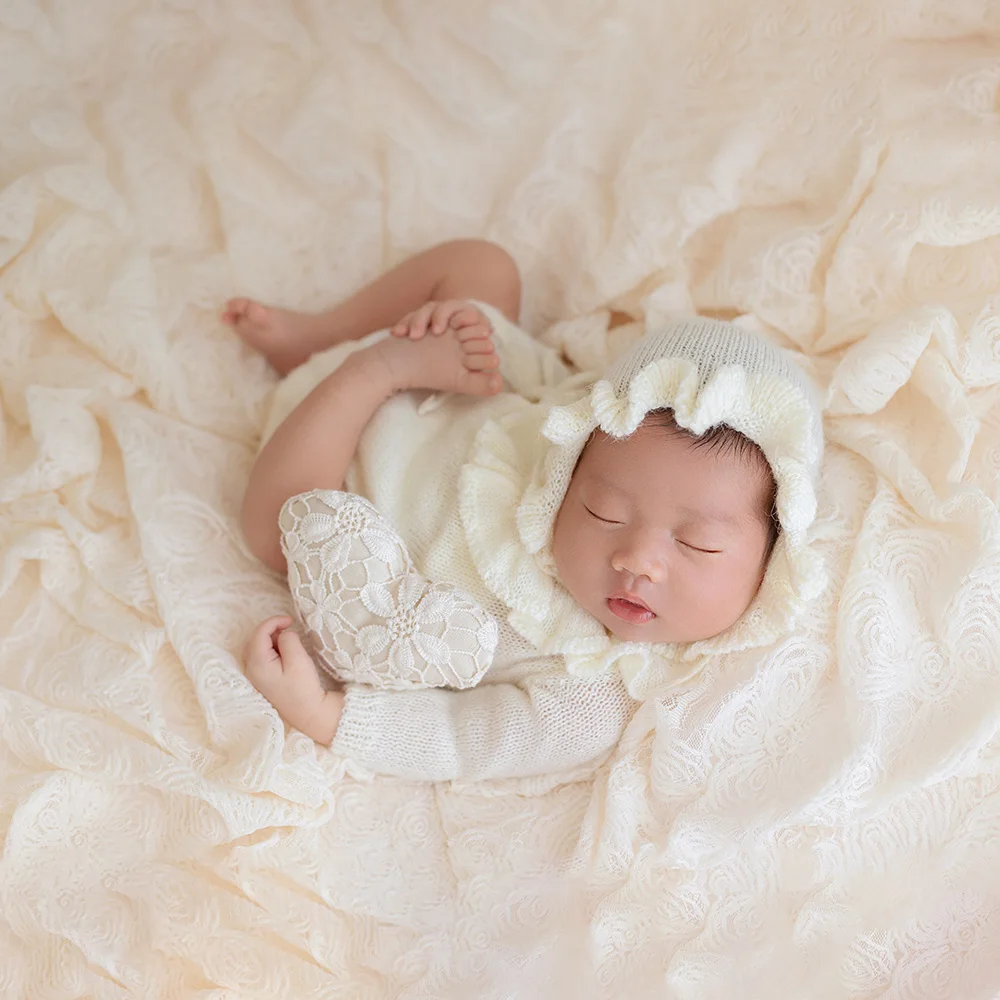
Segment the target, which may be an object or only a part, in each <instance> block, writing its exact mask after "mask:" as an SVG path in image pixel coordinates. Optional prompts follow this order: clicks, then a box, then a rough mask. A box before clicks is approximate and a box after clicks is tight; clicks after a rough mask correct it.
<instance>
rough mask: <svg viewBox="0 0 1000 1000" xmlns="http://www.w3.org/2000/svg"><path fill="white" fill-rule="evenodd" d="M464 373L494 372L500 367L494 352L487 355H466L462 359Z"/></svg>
mask: <svg viewBox="0 0 1000 1000" xmlns="http://www.w3.org/2000/svg"><path fill="white" fill-rule="evenodd" d="M462 363H463V364H464V365H465V368H466V371H470V372H495V371H496V370H497V369H498V368H499V367H500V358H499V357H497V355H496V353H495V352H494V351H490V352H489V353H488V354H466V355H465V357H464V358H463V359H462Z"/></svg>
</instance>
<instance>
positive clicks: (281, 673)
mask: <svg viewBox="0 0 1000 1000" xmlns="http://www.w3.org/2000/svg"><path fill="white" fill-rule="evenodd" d="M291 624H292V619H291V618H289V617H288V616H287V615H276V616H275V617H273V618H266V619H265V620H264V621H262V622H261V623H260V624H259V625H258V626H257V628H256V629H254V633H253V635H252V636H251V637H250V642H249V643H248V644H247V656H246V660H247V665H246V675H247V677H248V678H249V680H250V683H251V684H253V686H254V687H255V688H256V689H257V690H258V691H259V692H260V693H261V694H262V695H263V696H264V697H265V698H266V699H267V700H268V701H269V702H270V703H271V704H272V705H273V706H274V707H275V708H276V709H277V710H278V714H279V715H280V716H281V717H282V719H284V720H285V722H287V723H288V725H290V726H293V727H294V728H295V729H298V730H300V731H301V732H303V733H305V734H306V736H311V737H312V738H313V739H314V740H316V742H317V743H325V744H329V743H331V742H332V740H333V738H334V736H336V734H337V726H338V725H339V724H340V713H341V710H342V709H343V707H344V696H343V693H342V692H340V691H327V690H325V689H324V688H323V685H322V684H321V683H320V680H319V674H318V673H317V672H316V664H315V663H313V660H312V657H311V656H310V655H309V654H308V653H307V652H306V650H305V647H304V646H303V645H302V640H301V639H299V637H298V635H297V634H296V633H295V632H293V631H292V630H291V629H290V628H289V627H288V626H289V625H291Z"/></svg>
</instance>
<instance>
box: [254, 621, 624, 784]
mask: <svg viewBox="0 0 1000 1000" xmlns="http://www.w3.org/2000/svg"><path fill="white" fill-rule="evenodd" d="M290 624H291V619H290V618H287V617H274V618H268V619H267V620H266V621H263V622H261V624H260V625H258V626H257V629H256V630H255V631H254V634H253V637H252V638H251V640H250V643H249V646H248V650H247V665H246V673H247V677H248V678H249V679H250V681H251V683H252V684H253V685H254V687H256V688H257V690H258V691H260V693H261V694H263V695H264V697H265V698H267V700H268V701H269V702H271V704H272V705H274V707H275V708H276V709H277V710H278V714H279V715H280V716H281V717H282V719H284V721H285V722H287V723H288V724H289V725H290V726H293V727H294V728H295V729H298V730H300V731H301V732H303V733H305V734H306V735H307V736H311V737H312V738H313V739H314V740H316V742H317V743H322V744H324V745H327V746H330V748H331V749H332V750H333V751H334V752H335V753H338V754H340V755H342V756H345V757H351V758H352V759H354V760H357V761H358V762H359V763H361V764H363V765H364V766H365V767H367V768H369V769H370V770H372V771H375V772H377V773H380V774H392V775H397V776H399V777H404V778H415V779H418V780H422V781H449V780H453V779H458V778H462V779H466V780H470V781H471V780H479V779H483V778H518V777H527V776H530V775H536V774H548V773H552V772H556V771H564V770H569V769H570V768H573V767H578V766H580V765H582V764H586V763H588V762H590V761H592V760H594V759H596V758H597V757H599V756H601V755H602V754H604V753H606V752H607V751H609V750H610V749H611V748H612V747H613V746H614V745H615V743H617V742H618V739H619V737H620V736H621V733H622V730H623V729H624V728H625V725H626V723H627V722H628V720H629V718H630V717H631V715H632V711H633V709H634V707H635V703H634V702H633V701H632V699H631V698H630V697H629V694H628V692H627V691H626V690H625V686H624V684H623V683H622V680H621V678H620V677H619V676H618V675H617V674H607V675H603V676H601V677H598V678H595V679H593V680H582V679H580V678H577V677H572V676H570V675H568V674H563V673H557V674H556V673H552V674H545V675H538V676H534V677H531V678H528V679H527V680H526V681H524V682H523V683H522V684H481V685H479V687H476V688H470V689H468V690H466V691H453V690H448V689H444V688H432V689H427V690H418V691H379V690H376V689H374V688H369V687H367V686H365V685H362V684H349V685H347V689H346V692H342V691H327V690H324V688H323V685H322V684H320V681H319V675H318V673H317V669H316V665H315V663H314V662H313V660H312V658H311V657H310V656H309V654H308V653H307V652H306V650H305V648H304V647H303V645H302V643H301V641H300V640H299V637H298V635H296V634H295V632H293V631H292V630H291V629H289V627H288V626H289V625H290Z"/></svg>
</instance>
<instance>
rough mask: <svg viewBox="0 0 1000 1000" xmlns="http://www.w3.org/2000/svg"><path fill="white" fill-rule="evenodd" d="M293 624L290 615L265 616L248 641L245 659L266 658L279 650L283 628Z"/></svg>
mask: <svg viewBox="0 0 1000 1000" xmlns="http://www.w3.org/2000/svg"><path fill="white" fill-rule="evenodd" d="M291 624H292V619H291V618H289V617H288V615H272V616H271V617H270V618H265V619H264V620H263V621H262V622H261V623H260V624H259V625H258V626H257V627H256V628H255V629H254V630H253V635H251V636H250V641H249V642H248V643H247V648H246V656H245V659H250V658H251V657H252V656H256V657H257V658H259V659H264V658H266V657H268V656H270V655H271V654H273V653H276V652H277V649H278V645H277V638H278V635H279V634H280V632H281V631H282V630H283V629H286V628H288V626H289V625H291Z"/></svg>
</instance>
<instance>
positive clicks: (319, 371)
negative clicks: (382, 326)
mask: <svg viewBox="0 0 1000 1000" xmlns="http://www.w3.org/2000/svg"><path fill="white" fill-rule="evenodd" d="M388 336H389V332H388V331H387V330H376V331H375V332H374V333H370V334H368V336H367V337H362V338H361V339H360V340H348V341H345V342H344V343H342V344H336V345H335V346H333V347H330V348H328V349H327V350H325V351H320V352H319V353H318V354H314V355H313V356H312V357H311V358H310V359H309V360H308V361H306V362H305V363H303V364H301V365H299V367H298V368H293V369H292V370H291V371H290V372H289V373H288V374H287V375H286V376H285V377H284V378H283V379H282V380H281V381H280V382H279V383H278V384H277V385H276V386H275V388H274V392H273V393H272V394H271V399H270V402H269V403H268V409H267V414H266V416H265V418H264V428H263V430H262V432H261V437H260V445H259V446H258V451H259V450H260V449H261V448H263V447H264V445H265V444H267V442H268V440H269V439H270V437H271V435H273V434H274V432H275V431H276V430H277V429H278V427H279V426H280V425H281V424H282V423H283V422H284V420H285V419H286V418H287V417H288V415H289V414H290V413H291V412H292V410H294V409H295V407H297V406H298V405H299V403H301V402H302V400H303V399H305V398H306V396H308V395H309V393H311V392H312V391H313V389H315V388H316V386H318V385H319V384H320V382H322V381H323V379H325V378H326V377H327V375H329V374H330V373H331V372H334V371H336V370H337V369H338V368H339V367H340V366H341V365H342V364H343V363H344V359H345V358H346V357H347V356H348V355H349V354H352V353H354V351H360V350H361V349H362V348H365V347H369V346H370V345H371V344H374V343H377V342H378V341H380V340H384V339H385V338H386V337H388Z"/></svg>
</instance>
